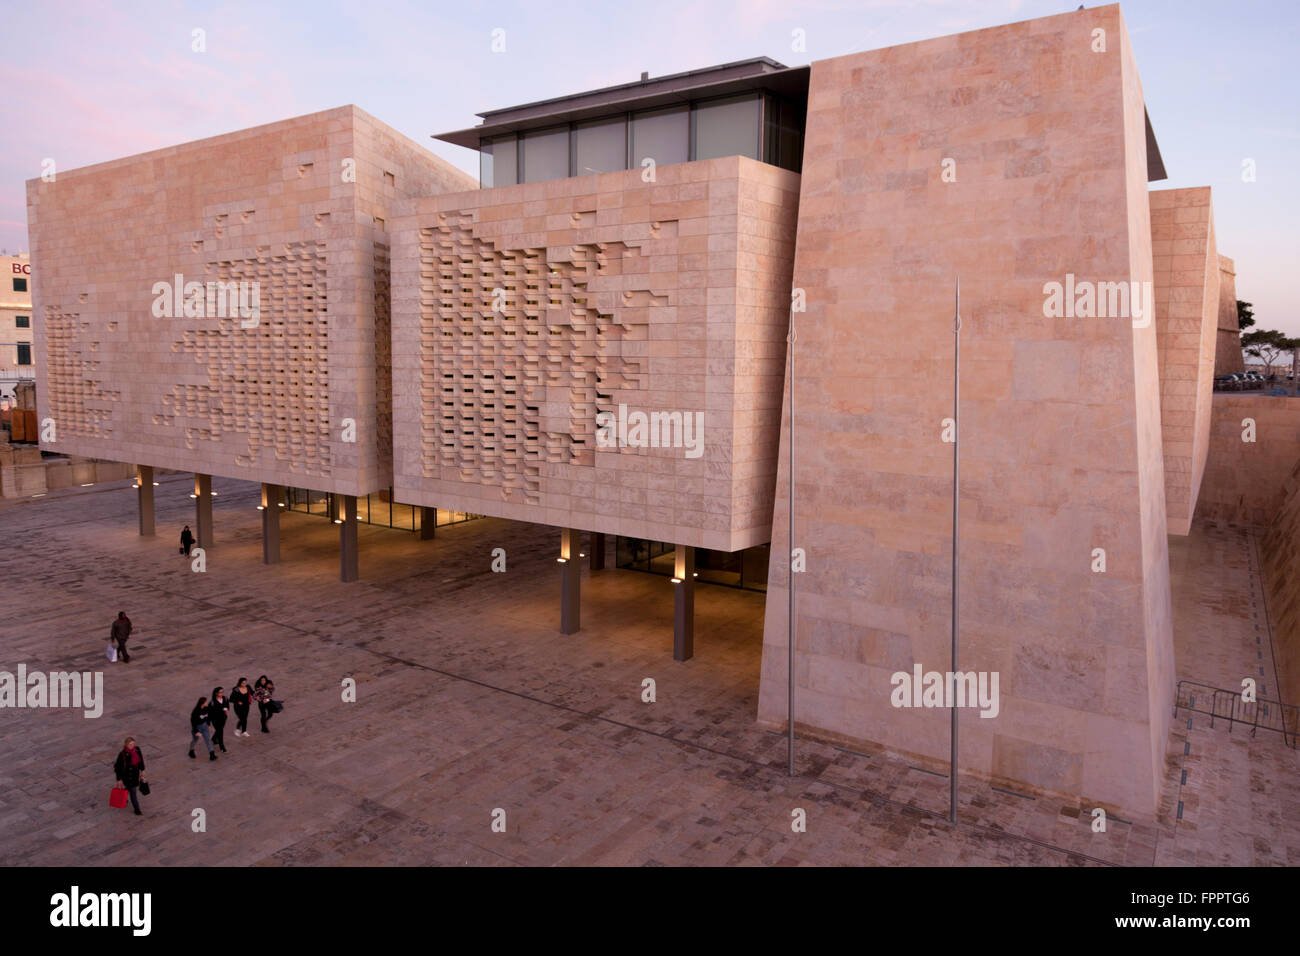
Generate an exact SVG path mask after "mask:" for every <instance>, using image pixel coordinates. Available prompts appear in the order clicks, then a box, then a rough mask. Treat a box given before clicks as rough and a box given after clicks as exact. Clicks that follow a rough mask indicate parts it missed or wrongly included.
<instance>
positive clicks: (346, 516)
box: [334, 495, 361, 581]
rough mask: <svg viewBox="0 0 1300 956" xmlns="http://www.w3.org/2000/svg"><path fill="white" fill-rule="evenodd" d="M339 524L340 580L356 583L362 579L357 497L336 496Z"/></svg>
mask: <svg viewBox="0 0 1300 956" xmlns="http://www.w3.org/2000/svg"><path fill="white" fill-rule="evenodd" d="M334 500H335V501H336V502H337V503H338V517H337V518H336V519H335V520H336V521H338V522H339V580H340V581H355V580H357V579H358V578H360V577H361V570H360V567H359V565H358V561H357V498H356V495H335V496H334Z"/></svg>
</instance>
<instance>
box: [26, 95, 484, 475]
mask: <svg viewBox="0 0 1300 956" xmlns="http://www.w3.org/2000/svg"><path fill="white" fill-rule="evenodd" d="M472 181H473V180H472V179H471V177H469V176H467V175H465V174H463V173H461V172H459V171H458V170H455V169H453V168H452V167H450V166H449V165H448V164H446V163H444V162H443V161H441V160H439V159H437V158H436V157H434V156H433V155H432V154H430V153H429V152H427V151H426V150H424V149H422V148H420V147H418V146H416V145H415V144H414V143H412V142H410V141H409V140H406V139H405V138H404V137H402V136H401V135H400V134H397V133H395V132H394V131H392V130H390V129H388V128H387V127H385V126H383V124H381V123H378V121H376V120H374V119H373V118H372V117H370V116H368V115H367V114H365V113H364V112H363V111H361V110H358V109H356V108H355V107H351V106H349V107H342V108H340V109H336V110H330V111H327V112H324V113H317V114H314V115H311V116H305V117H299V118H297V119H292V120H286V121H284V122H281V123H274V124H271V125H268V126H262V127H257V128H255V129H249V130H241V131H239V132H237V133H232V134H229V135H227V136H219V137H214V138H212V139H207V140H201V141H199V142H195V143H187V144H184V145H182V146H176V147H172V148H169V149H163V150H157V151H155V152H152V153H146V154H143V155H140V156H133V157H128V158H126V159H121V160H116V161H114V162H110V163H104V164H101V165H98V166H92V167H88V168H86V169H78V170H70V171H62V170H61V171H60V172H59V174H58V177H57V179H56V180H55V181H54V182H43V181H41V180H32V181H30V182H29V183H28V220H29V232H30V235H31V239H32V255H33V259H34V261H38V262H39V263H40V270H41V271H40V274H41V282H40V283H39V284H38V285H37V287H36V289H35V299H34V303H33V308H34V311H35V312H37V314H39V315H41V316H42V319H43V321H42V322H40V323H39V325H38V327H37V328H36V329H35V330H34V332H35V336H34V338H35V342H36V348H35V349H34V351H35V357H36V371H37V382H38V390H37V394H38V401H39V402H40V403H41V415H42V417H52V418H53V419H54V420H55V424H56V428H57V439H56V441H55V442H53V443H47V444H46V445H45V447H47V448H48V449H49V450H52V451H61V452H66V453H70V454H79V455H85V456H88V457H96V458H104V459H110V460H116V461H127V462H133V463H139V464H147V465H154V466H158V467H167V468H176V469H181V470H190V471H197V472H203V473H208V474H213V475H226V476H230V477H238V478H246V479H250V480H258V481H266V482H270V483H274V484H294V483H297V484H304V485H307V486H309V487H313V488H316V489H319V490H325V491H335V492H340V493H344V494H365V493H367V492H369V491H372V490H375V489H378V488H384V487H386V486H387V485H388V484H389V483H390V482H391V473H392V466H391V443H392V437H391V435H392V431H391V402H392V390H391V375H390V373H389V371H388V365H387V363H388V357H389V355H390V354H391V348H390V341H389V319H388V314H387V310H388V303H389V266H388V257H387V251H388V242H387V239H386V236H385V231H384V221H385V219H386V218H387V213H386V209H387V207H388V205H389V204H391V203H392V202H394V201H395V200H397V199H399V198H402V197H403V196H411V195H428V194H432V193H438V192H444V191H446V190H447V189H449V188H455V189H464V188H467V186H468V185H469V184H470V183H472ZM177 275H179V276H181V277H182V278H181V280H180V281H181V282H183V283H191V282H199V283H208V282H219V281H220V282H233V283H239V282H247V283H251V282H256V283H258V301H257V306H258V312H259V314H258V316H257V321H256V324H253V323H252V322H251V321H248V319H250V318H251V317H249V316H245V315H241V314H239V312H238V311H237V310H235V309H231V308H229V307H227V308H224V309H212V308H211V306H213V305H216V302H215V301H213V302H205V303H204V305H205V308H204V310H203V312H202V314H194V313H191V314H190V315H185V314H176V315H170V316H167V315H163V316H159V315H156V314H154V311H153V306H154V303H155V299H156V298H157V295H158V293H157V292H156V291H155V285H156V284H158V283H171V284H173V285H174V284H175V282H176V276H177ZM349 421H351V422H352V423H354V424H355V434H356V440H355V441H348V440H346V439H345V437H344V429H345V425H346V423H347V422H349Z"/></svg>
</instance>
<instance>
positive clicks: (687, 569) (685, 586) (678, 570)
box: [673, 544, 695, 661]
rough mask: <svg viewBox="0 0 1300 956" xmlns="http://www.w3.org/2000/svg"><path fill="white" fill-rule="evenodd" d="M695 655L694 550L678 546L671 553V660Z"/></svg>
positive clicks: (687, 659)
mask: <svg viewBox="0 0 1300 956" xmlns="http://www.w3.org/2000/svg"><path fill="white" fill-rule="evenodd" d="M694 655H695V549H694V548H688V547H686V546H685V545H682V544H679V545H676V546H675V550H674V552H673V660H675V661H689V660H690V659H691V658H692V657H693V656H694Z"/></svg>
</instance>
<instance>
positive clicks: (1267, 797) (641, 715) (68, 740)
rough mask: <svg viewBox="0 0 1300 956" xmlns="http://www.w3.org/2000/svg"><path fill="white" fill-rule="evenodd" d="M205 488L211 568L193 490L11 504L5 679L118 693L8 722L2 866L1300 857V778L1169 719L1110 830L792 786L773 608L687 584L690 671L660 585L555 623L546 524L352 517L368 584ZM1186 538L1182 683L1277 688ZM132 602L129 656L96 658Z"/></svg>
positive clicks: (1180, 593)
mask: <svg viewBox="0 0 1300 956" xmlns="http://www.w3.org/2000/svg"><path fill="white" fill-rule="evenodd" d="M214 488H215V489H216V490H217V491H218V492H220V495H219V497H218V498H217V501H216V507H215V513H216V546H215V547H214V548H213V549H212V550H211V551H210V552H209V554H208V563H207V570H206V572H205V573H202V574H196V573H193V572H191V571H190V569H189V564H188V563H187V562H186V561H185V559H184V558H182V557H181V556H180V555H178V554H177V553H176V542H175V539H176V536H177V535H178V534H179V531H180V528H181V526H182V525H183V524H184V523H186V522H189V523H190V524H191V525H193V523H194V522H193V502H192V501H191V500H190V498H189V491H190V484H189V482H188V480H187V479H186V478H183V477H180V476H172V477H165V478H163V479H162V484H161V485H160V487H159V488H158V489H157V492H158V528H159V535H158V536H157V537H156V538H152V539H147V538H140V537H139V536H138V535H137V533H136V517H135V497H134V495H135V493H134V491H132V490H130V488H129V487H128V486H127V485H126V484H124V483H122V484H118V485H115V486H110V487H105V488H95V489H77V490H75V491H70V492H66V493H60V494H56V495H51V496H49V497H46V498H42V499H35V500H28V501H22V502H16V503H8V502H6V503H3V504H0V542H2V544H0V580H2V581H3V582H4V603H3V608H4V610H3V611H2V612H0V641H3V647H4V655H3V660H0V669H8V670H13V669H14V668H15V667H16V665H17V664H18V663H19V662H25V663H26V664H27V665H28V667H29V668H30V669H41V670H74V669H75V670H92V669H102V670H104V671H105V685H106V697H107V700H106V704H105V711H104V715H103V717H101V718H100V719H97V720H87V719H85V718H83V717H82V716H81V714H80V712H67V711H55V710H40V711H33V710H5V711H0V788H2V789H0V792H3V793H4V794H5V796H6V800H5V801H4V805H3V807H2V808H0V863H3V864H5V865H15V864H53V865H60V864H89V865H100V864H103V865H110V864H118V865H138V864H228V865H230V864H233V865H253V864H257V865H281V864H348V865H355V864H394V865H417V864H421V865H423V864H448V865H461V864H466V863H468V864H475V865H484V864H489V865H490V864H515V863H519V864H540V865H550V864H637V865H643V864H650V865H654V864H667V865H676V864H727V865H735V864H761V865H797V864H872V865H881V864H886V865H910V864H978V863H991V864H1005V865H1098V864H1121V865H1123V864H1138V865H1150V864H1152V863H1156V864H1162V865H1163V864H1217V863H1242V864H1249V865H1297V864H1300V796H1297V790H1296V788H1295V787H1294V782H1295V779H1296V773H1297V770H1298V769H1300V767H1298V761H1297V754H1296V752H1295V751H1294V750H1292V749H1291V748H1289V747H1287V746H1285V745H1284V743H1283V741H1282V739H1281V738H1280V737H1279V736H1278V735H1276V734H1266V733H1263V732H1261V733H1260V734H1259V735H1257V738H1256V739H1251V738H1250V737H1249V736H1248V735H1247V734H1245V733H1243V732H1242V731H1241V730H1240V729H1238V730H1237V731H1235V732H1234V733H1231V734H1230V733H1228V732H1227V731H1226V729H1223V727H1222V723H1220V724H1219V726H1218V727H1216V728H1214V729H1211V728H1210V727H1209V725H1208V718H1201V717H1195V718H1193V720H1192V725H1191V726H1190V727H1188V726H1187V722H1186V721H1187V717H1186V715H1185V714H1183V715H1181V716H1180V718H1179V720H1177V721H1175V726H1174V731H1173V732H1172V733H1171V736H1170V741H1169V755H1170V756H1169V763H1168V768H1167V774H1166V788H1165V798H1164V802H1163V804H1162V809H1161V813H1160V815H1159V818H1158V819H1154V820H1134V821H1122V820H1112V821H1111V825H1110V827H1109V828H1108V831H1107V832H1106V833H1105V834H1097V833H1093V832H1092V829H1091V826H1090V822H1091V818H1090V816H1089V814H1088V809H1089V808H1087V807H1084V806H1082V805H1080V804H1079V803H1078V801H1073V802H1072V801H1071V800H1069V799H1067V798H1063V797H1060V796H1052V795H1048V794H1036V795H1033V794H1013V793H1009V792H1003V791H999V790H996V789H994V788H992V787H990V786H989V785H988V784H987V783H986V782H981V781H978V780H975V779H970V780H966V779H965V778H963V782H962V808H961V819H960V821H959V823H958V824H956V825H955V826H954V825H951V824H949V823H948V822H947V819H946V805H947V791H948V782H947V779H946V778H945V777H943V776H941V775H940V773H941V772H942V770H943V768H942V767H938V768H935V767H916V766H913V765H912V764H911V763H909V762H908V761H907V760H906V759H903V758H901V757H899V756H896V755H891V754H889V753H887V752H884V751H881V750H879V749H876V748H872V749H870V750H866V749H864V751H863V752H862V753H852V752H848V751H846V750H842V749H838V748H836V747H834V746H831V745H828V744H824V743H818V742H814V741H805V740H801V741H800V744H799V760H798V769H799V774H798V775H797V776H795V777H793V778H791V777H788V776H787V775H786V772H785V753H786V751H785V746H786V745H785V738H784V737H783V736H782V735H780V734H775V733H772V732H769V731H767V730H764V729H762V728H760V727H758V726H757V725H756V724H755V721H754V715H755V712H756V709H757V708H756V704H757V693H758V671H759V658H760V653H759V652H760V644H761V639H762V637H761V634H762V614H763V596H762V595H761V594H757V593H752V592H742V591H737V590H732V589H728V588H722V587H707V586H702V587H700V588H699V590H698V592H697V598H696V611H697V626H696V655H695V657H694V659H693V660H691V661H689V662H686V663H675V662H673V660H672V604H671V599H670V594H669V588H670V585H669V583H668V582H667V580H666V579H663V578H659V577H654V576H650V575H647V574H642V573H638V572H634V571H626V570H617V569H613V568H612V567H611V568H610V569H609V570H606V571H602V572H597V573H595V574H592V575H590V576H587V575H584V580H583V593H582V601H583V606H582V625H583V629H582V631H581V632H580V633H578V634H576V635H572V636H569V637H565V636H562V635H560V634H559V633H558V631H557V630H556V628H557V624H558V613H559V610H558V597H559V587H558V570H557V567H556V563H555V555H556V552H557V543H558V532H557V531H555V530H554V529H549V528H544V527H539V526H533V525H526V524H519V523H514V522H507V521H500V520H495V519H484V520H481V521H474V522H469V523H465V524H460V525H455V526H451V527H447V528H439V530H438V536H437V538H436V539H435V540H432V541H420V540H419V539H418V538H417V536H415V535H412V534H410V533H406V532H401V531H394V530H389V529H381V528H373V527H369V526H366V525H362V526H361V530H360V541H361V575H362V580H361V581H360V582H358V583H354V584H346V585H345V584H341V583H339V581H338V552H337V540H338V538H337V529H336V528H335V526H334V525H332V524H330V523H329V522H328V521H326V520H324V519H322V518H320V517H314V516H308V515H301V514H292V513H290V514H285V515H283V519H282V532H281V533H282V553H283V557H284V562H283V563H282V564H279V565H276V566H273V567H269V568H268V567H266V566H264V565H262V564H261V546H260V537H259V529H260V517H259V515H258V512H257V511H256V510H255V504H256V502H257V500H258V498H257V488H256V486H254V485H250V484H247V483H242V482H235V481H224V480H216V481H215V482H214ZM1172 540H1173V544H1171V566H1172V568H1173V576H1174V582H1175V583H1174V590H1175V593H1174V607H1175V624H1176V641H1177V645H1176V651H1177V655H1178V669H1179V675H1180V676H1183V677H1189V678H1194V679H1197V680H1201V681H1205V682H1207V683H1214V684H1217V685H1218V686H1236V685H1239V682H1240V675H1241V674H1242V673H1254V670H1244V671H1243V670H1242V668H1256V667H1258V666H1264V667H1265V670H1266V671H1267V673H1266V675H1264V676H1262V677H1261V678H1260V680H1261V682H1262V683H1266V684H1267V685H1269V686H1275V685H1276V681H1275V677H1274V675H1273V674H1272V672H1271V671H1270V670H1268V668H1269V667H1271V649H1269V648H1268V646H1267V643H1266V642H1267V618H1266V616H1265V617H1264V618H1263V623H1264V627H1263V629H1262V633H1263V637H1262V638H1261V642H1260V643H1256V641H1255V637H1256V634H1257V633H1260V631H1259V630H1257V628H1256V627H1255V625H1257V624H1259V623H1260V621H1261V617H1260V615H1261V614H1263V613H1264V612H1263V609H1262V602H1261V600H1260V595H1259V593H1258V575H1257V572H1256V571H1255V570H1254V567H1255V565H1254V561H1255V560H1256V559H1254V558H1252V557H1251V555H1252V553H1253V552H1252V540H1251V536H1250V534H1249V533H1248V532H1247V531H1245V530H1242V529H1234V528H1220V527H1214V526H1205V525H1201V524H1198V525H1197V526H1196V527H1195V528H1194V530H1193V534H1192V535H1191V536H1190V537H1189V538H1186V539H1172ZM611 545H612V539H611ZM497 547H502V548H505V549H506V552H507V572H506V573H504V574H494V573H492V572H491V570H490V564H491V551H492V549H493V548H497ZM610 556H611V559H612V547H611V551H610ZM611 565H612V560H611ZM119 609H125V610H126V611H127V613H128V614H129V615H130V616H131V618H132V619H133V621H134V623H135V635H134V636H133V639H132V642H131V645H130V647H131V651H132V655H133V659H132V662H131V663H130V664H114V665H109V664H107V662H106V661H105V660H104V657H103V651H104V645H105V643H106V641H107V635H108V629H109V624H110V622H111V620H112V618H113V616H114V615H115V613H116V612H117V611H118V610H119ZM1256 655H1259V656H1258V657H1257V656H1256ZM1266 662H1267V663H1266ZM262 673H267V674H270V675H271V676H272V677H273V678H274V680H275V681H276V685H277V689H278V690H277V696H278V697H281V698H283V699H284V700H285V701H286V710H285V712H284V713H283V714H282V715H280V716H279V717H277V718H275V719H274V721H273V722H272V724H271V728H272V731H273V732H272V733H271V734H269V735H267V734H261V733H259V732H258V731H257V726H256V720H255V718H256V714H254V720H253V721H252V722H251V724H250V729H251V730H252V733H253V736H252V737H251V738H247V739H244V738H238V739H236V738H235V737H234V735H233V733H228V734H227V736H228V738H229V739H228V741H227V747H228V748H229V751H230V752H229V754H227V755H223V756H222V757H221V758H220V759H219V760H218V761H216V762H214V763H213V762H209V761H208V760H206V759H200V760H193V761H192V760H189V759H188V758H187V757H186V754H185V745H186V743H187V740H188V736H189V728H188V720H187V717H188V713H189V710H190V708H191V707H192V706H193V704H194V701H195V700H196V699H197V697H198V696H199V695H201V694H202V695H207V694H209V693H210V692H211V689H212V687H213V686H214V685H216V684H218V683H220V684H223V685H225V686H226V687H227V688H229V687H230V686H232V685H233V684H234V683H235V681H236V679H237V678H239V677H241V676H247V677H248V678H249V679H250V680H251V679H254V678H256V677H257V676H258V675H259V674H262ZM345 677H351V678H354V679H355V680H356V681H357V684H358V699H357V701H356V703H345V702H343V700H342V695H341V690H340V684H341V681H342V679H343V678H345ZM646 677H653V678H654V679H655V681H656V682H657V697H658V699H657V701H656V702H655V703H653V704H646V703H643V702H642V701H641V682H642V680H643V679H644V678H646ZM231 727H232V728H233V725H231ZM127 734H131V735H133V736H135V737H136V738H137V739H138V740H139V742H140V744H141V746H142V748H143V750H144V752H145V756H146V759H147V761H148V764H149V775H150V778H151V780H152V781H153V783H154V788H155V792H154V793H153V794H152V795H151V796H150V797H145V798H142V800H143V804H144V808H145V814H146V815H145V816H144V817H135V816H133V815H131V814H130V813H128V812H121V811H116V810H110V809H109V808H108V806H107V791H108V790H109V788H110V787H111V785H112V782H113V776H112V770H111V765H112V762H113V758H114V756H115V754H116V751H117V749H118V747H120V745H121V741H122V738H123V737H125V736H126V735H127ZM1185 750H1186V753H1184V751H1185ZM936 770H938V771H939V773H936V772H935V771H936ZM1183 771H1187V774H1186V781H1185V782H1184V781H1183ZM1180 802H1181V803H1182V806H1183V811H1182V818H1181V819H1179V818H1178V815H1177V809H1176V808H1177V806H1178V804H1179V803H1180ZM195 808H202V809H203V810H204V811H205V814H206V823H207V830H206V832H204V833H195V832H193V831H192V829H191V814H192V811H193V810H194V809H195ZM497 808H500V809H503V810H504V811H505V814H506V816H505V819H506V829H505V832H504V833H496V832H493V831H492V829H491V822H492V814H493V811H494V810H495V809H497ZM795 808H803V809H804V810H805V811H806V812H807V820H808V823H807V832H805V833H794V832H792V830H791V826H790V821H791V811H792V810H793V809H795Z"/></svg>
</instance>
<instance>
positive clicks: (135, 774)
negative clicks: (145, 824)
mask: <svg viewBox="0 0 1300 956" xmlns="http://www.w3.org/2000/svg"><path fill="white" fill-rule="evenodd" d="M113 773H114V775H115V776H116V777H117V782H118V783H120V784H121V785H122V786H123V787H125V788H126V792H127V793H129V794H130V795H131V806H132V807H134V808H135V815H136V816H137V817H142V816H144V814H143V813H141V812H140V801H139V799H137V798H136V795H135V791H136V789H137V788H138V787H139V786H140V781H141V778H143V777H144V754H142V753H141V752H140V748H139V747H137V746H136V745H135V738H134V737H127V738H126V742H125V743H123V744H122V752H121V753H119V754H118V755H117V760H116V761H115V762H114V764H113Z"/></svg>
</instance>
